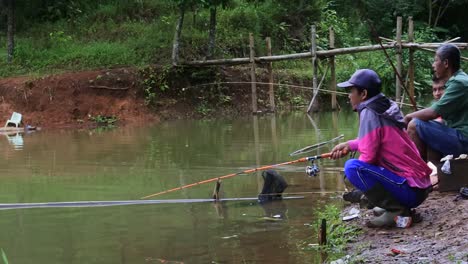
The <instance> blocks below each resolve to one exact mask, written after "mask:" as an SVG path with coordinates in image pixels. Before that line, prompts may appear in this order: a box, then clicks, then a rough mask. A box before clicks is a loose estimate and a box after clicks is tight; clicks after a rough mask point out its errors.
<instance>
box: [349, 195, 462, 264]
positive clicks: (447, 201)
mask: <svg viewBox="0 0 468 264" xmlns="http://www.w3.org/2000/svg"><path fill="white" fill-rule="evenodd" d="M455 197H456V193H439V192H437V191H434V192H432V193H431V194H430V195H429V197H428V198H427V200H426V201H424V203H423V204H422V205H420V206H419V207H418V208H417V209H416V211H417V212H418V213H420V214H421V216H422V219H423V220H422V222H420V223H417V224H413V226H411V227H410V228H406V229H401V228H396V227H395V228H390V229H373V228H368V227H366V226H365V222H366V221H368V220H369V219H370V218H371V217H372V211H371V210H367V211H366V210H363V209H361V215H364V216H363V217H361V218H359V219H358V220H357V225H358V226H360V227H362V228H363V234H362V235H360V237H359V238H358V239H357V241H355V242H354V243H351V244H350V248H349V249H348V253H349V254H350V255H352V256H353V259H354V260H355V262H357V263H359V262H365V263H468V237H467V235H468V221H467V220H468V200H463V199H459V200H457V201H454V199H455ZM345 211H346V210H345ZM353 221H356V220H353ZM392 250H393V252H392Z"/></svg>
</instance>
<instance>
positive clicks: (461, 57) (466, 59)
mask: <svg viewBox="0 0 468 264" xmlns="http://www.w3.org/2000/svg"><path fill="white" fill-rule="evenodd" d="M419 49H420V50H424V51H429V52H432V53H436V50H434V49H428V48H419ZM460 59H461V60H463V61H468V58H467V57H463V56H460Z"/></svg>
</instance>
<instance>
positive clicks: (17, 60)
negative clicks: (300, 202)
mask: <svg viewBox="0 0 468 264" xmlns="http://www.w3.org/2000/svg"><path fill="white" fill-rule="evenodd" d="M466 1H468V0H460V1H459V2H457V3H455V2H450V5H449V6H448V9H447V14H449V13H450V14H456V13H457V10H454V9H457V8H458V9H460V10H461V9H462V8H460V6H462V5H461V4H460V3H462V2H463V3H464V2H466ZM16 3H17V30H18V31H17V34H16V51H15V54H14V55H15V57H14V61H13V63H12V64H7V63H6V54H5V50H6V46H5V43H6V39H5V37H4V36H0V43H4V44H3V46H0V56H1V58H0V77H5V76H11V75H23V74H30V73H39V74H42V73H51V72H57V71H64V70H81V69H89V68H104V67H112V66H116V65H119V66H122V65H128V66H145V65H149V64H154V63H158V64H161V65H165V64H167V63H168V62H169V61H170V59H171V51H172V40H173V37H174V29H175V23H176V20H177V18H178V17H179V11H180V9H179V7H181V6H183V7H184V8H185V21H184V25H183V30H182V38H181V51H180V58H181V60H192V59H201V58H203V56H204V55H205V52H206V43H207V39H208V34H207V32H208V27H209V18H210V11H209V9H210V8H211V7H222V8H219V9H218V10H217V25H216V47H215V52H214V54H216V56H215V57H223V58H229V57H248V56H249V47H248V36H249V33H253V34H254V37H255V45H256V54H257V55H259V56H261V55H265V45H264V39H265V37H271V39H272V45H273V53H274V54H285V53H291V52H304V51H307V50H309V49H310V26H311V25H312V24H316V25H317V30H318V31H317V36H318V45H319V47H320V48H327V45H328V30H329V28H330V27H333V28H334V30H335V36H336V37H335V39H336V41H335V42H336V43H335V46H336V47H337V48H340V47H349V46H357V45H367V44H372V42H371V38H370V33H369V22H368V20H371V21H373V24H374V26H375V27H376V29H377V33H378V34H379V35H382V36H387V37H392V36H393V35H394V32H393V30H394V27H395V19H396V16H397V15H402V16H403V21H404V24H406V19H407V17H408V16H410V15H412V16H413V17H414V19H415V38H416V41H421V42H434V41H437V40H439V39H441V38H442V39H445V38H444V37H446V36H447V35H450V37H453V32H456V33H458V32H463V28H464V27H463V25H464V24H463V23H461V24H460V23H458V24H460V25H458V24H457V26H456V28H454V26H451V27H443V26H440V25H447V22H446V21H451V20H454V21H455V18H452V17H447V16H446V17H444V19H443V20H441V21H440V23H439V26H438V27H434V28H431V27H429V26H428V24H427V23H428V22H427V20H428V7H427V6H426V5H427V3H426V2H424V1H416V2H411V1H410V2H408V1H403V0H398V1H390V2H389V1H384V0H376V1H374V0H372V1H371V0H365V1H351V2H350V1H344V0H334V1H324V0H319V1H303V0H293V1H291V0H289V1H288V0H280V1H273V0H177V1H166V0H165V1H154V0H138V1H130V0H125V1H117V0H100V1H91V0H82V1H77V0H59V1H54V0H38V1H26V0H17V1H16ZM438 7H439V5H436V6H434V8H438ZM4 16H5V15H4V14H3V15H2V14H0V18H2V19H4V18H5V17H4ZM457 21H458V20H457ZM444 23H445V24H444ZM449 24H450V23H449ZM452 24H453V23H452ZM404 28H405V25H404ZM466 28H468V27H466ZM0 29H3V30H4V29H5V27H4V24H0ZM404 31H406V30H404ZM404 38H405V37H404ZM389 53H390V56H391V59H392V60H394V57H395V56H394V54H393V51H391V50H389ZM432 56H433V55H432V54H430V53H425V52H421V51H417V52H415V62H416V81H417V85H416V89H417V95H419V96H422V95H424V94H426V93H429V92H430V91H429V90H428V88H427V87H428V85H429V84H430V79H431V69H430V64H431V61H432ZM403 58H404V60H407V58H408V53H407V51H406V50H405V53H404V57H403ZM336 61H337V79H338V81H340V80H345V79H347V78H349V76H350V75H351V74H352V73H353V72H354V71H355V70H356V69H358V68H372V69H375V70H376V71H377V72H378V73H379V75H380V76H381V77H382V80H383V83H384V85H383V87H384V92H385V93H387V94H389V95H393V94H394V91H395V80H394V79H395V77H394V73H393V70H392V68H391V67H390V66H389V64H388V62H387V59H386V58H385V57H384V56H383V53H381V52H372V53H363V54H356V55H343V56H337V58H336ZM324 63H325V62H321V64H323V65H324ZM274 65H275V70H277V71H284V72H285V73H286V74H289V75H291V76H292V77H293V78H297V79H299V80H307V81H309V80H310V76H311V72H310V63H309V62H308V61H305V60H304V61H297V62H296V61H295V62H284V63H283V62H281V63H275V64H274ZM277 65H278V66H277ZM404 65H407V61H405V64H404ZM405 67H406V66H405ZM322 68H324V67H322ZM406 71H407V69H403V72H404V73H406ZM191 74H192V75H194V76H192V77H194V78H198V77H200V76H195V75H196V73H195V72H192V73H191ZM147 75H148V76H147V77H146V78H145V79H146V81H145V83H144V85H143V87H145V88H144V93H145V97H146V99H147V103H148V104H152V103H153V102H154V100H155V98H156V97H157V96H156V95H157V94H159V93H161V92H162V91H164V90H165V89H166V88H165V87H166V86H165V83H167V82H166V81H164V79H165V77H164V76H163V77H164V78H163V77H160V76H153V77H150V75H151V74H150V73H148V74H147ZM158 78H159V79H158ZM161 78H162V79H161ZM199 79H204V80H208V78H205V77H203V76H201V77H200V78H199ZM327 81H328V79H327V78H326V79H325V83H324V85H323V86H324V87H326V86H328V85H327V83H326V82H327ZM196 82H198V81H196ZM206 90H207V91H208V92H207V93H206V95H203V96H204V98H205V99H206V100H208V101H210V102H211V100H212V99H213V97H214V96H215V95H216V96H218V97H219V98H218V99H219V102H222V101H225V102H226V103H228V101H229V100H230V99H228V98H230V96H231V95H227V94H225V93H224V92H223V87H221V86H219V85H217V86H212V87H207V88H206ZM208 95H210V96H211V97H210V96H208ZM280 96H281V95H280ZM285 96H287V95H285ZM288 100H290V99H288ZM294 101H296V102H292V103H299V99H298V98H296V99H295V100H294Z"/></svg>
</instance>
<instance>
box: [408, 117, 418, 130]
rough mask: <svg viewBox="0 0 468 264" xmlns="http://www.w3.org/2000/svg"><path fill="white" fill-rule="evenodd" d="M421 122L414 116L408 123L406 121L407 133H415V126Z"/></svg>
mask: <svg viewBox="0 0 468 264" xmlns="http://www.w3.org/2000/svg"><path fill="white" fill-rule="evenodd" d="M419 122H421V120H419V119H417V118H414V119H413V120H411V121H410V122H409V123H408V127H407V130H408V133H409V134H410V133H415V134H416V133H417V127H418V123H419Z"/></svg>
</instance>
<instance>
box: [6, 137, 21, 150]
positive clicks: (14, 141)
mask: <svg viewBox="0 0 468 264" xmlns="http://www.w3.org/2000/svg"><path fill="white" fill-rule="evenodd" d="M5 137H6V138H7V140H8V143H10V145H12V146H13V148H14V149H15V150H21V149H23V145H24V141H23V135H22V134H21V133H6V134H5Z"/></svg>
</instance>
